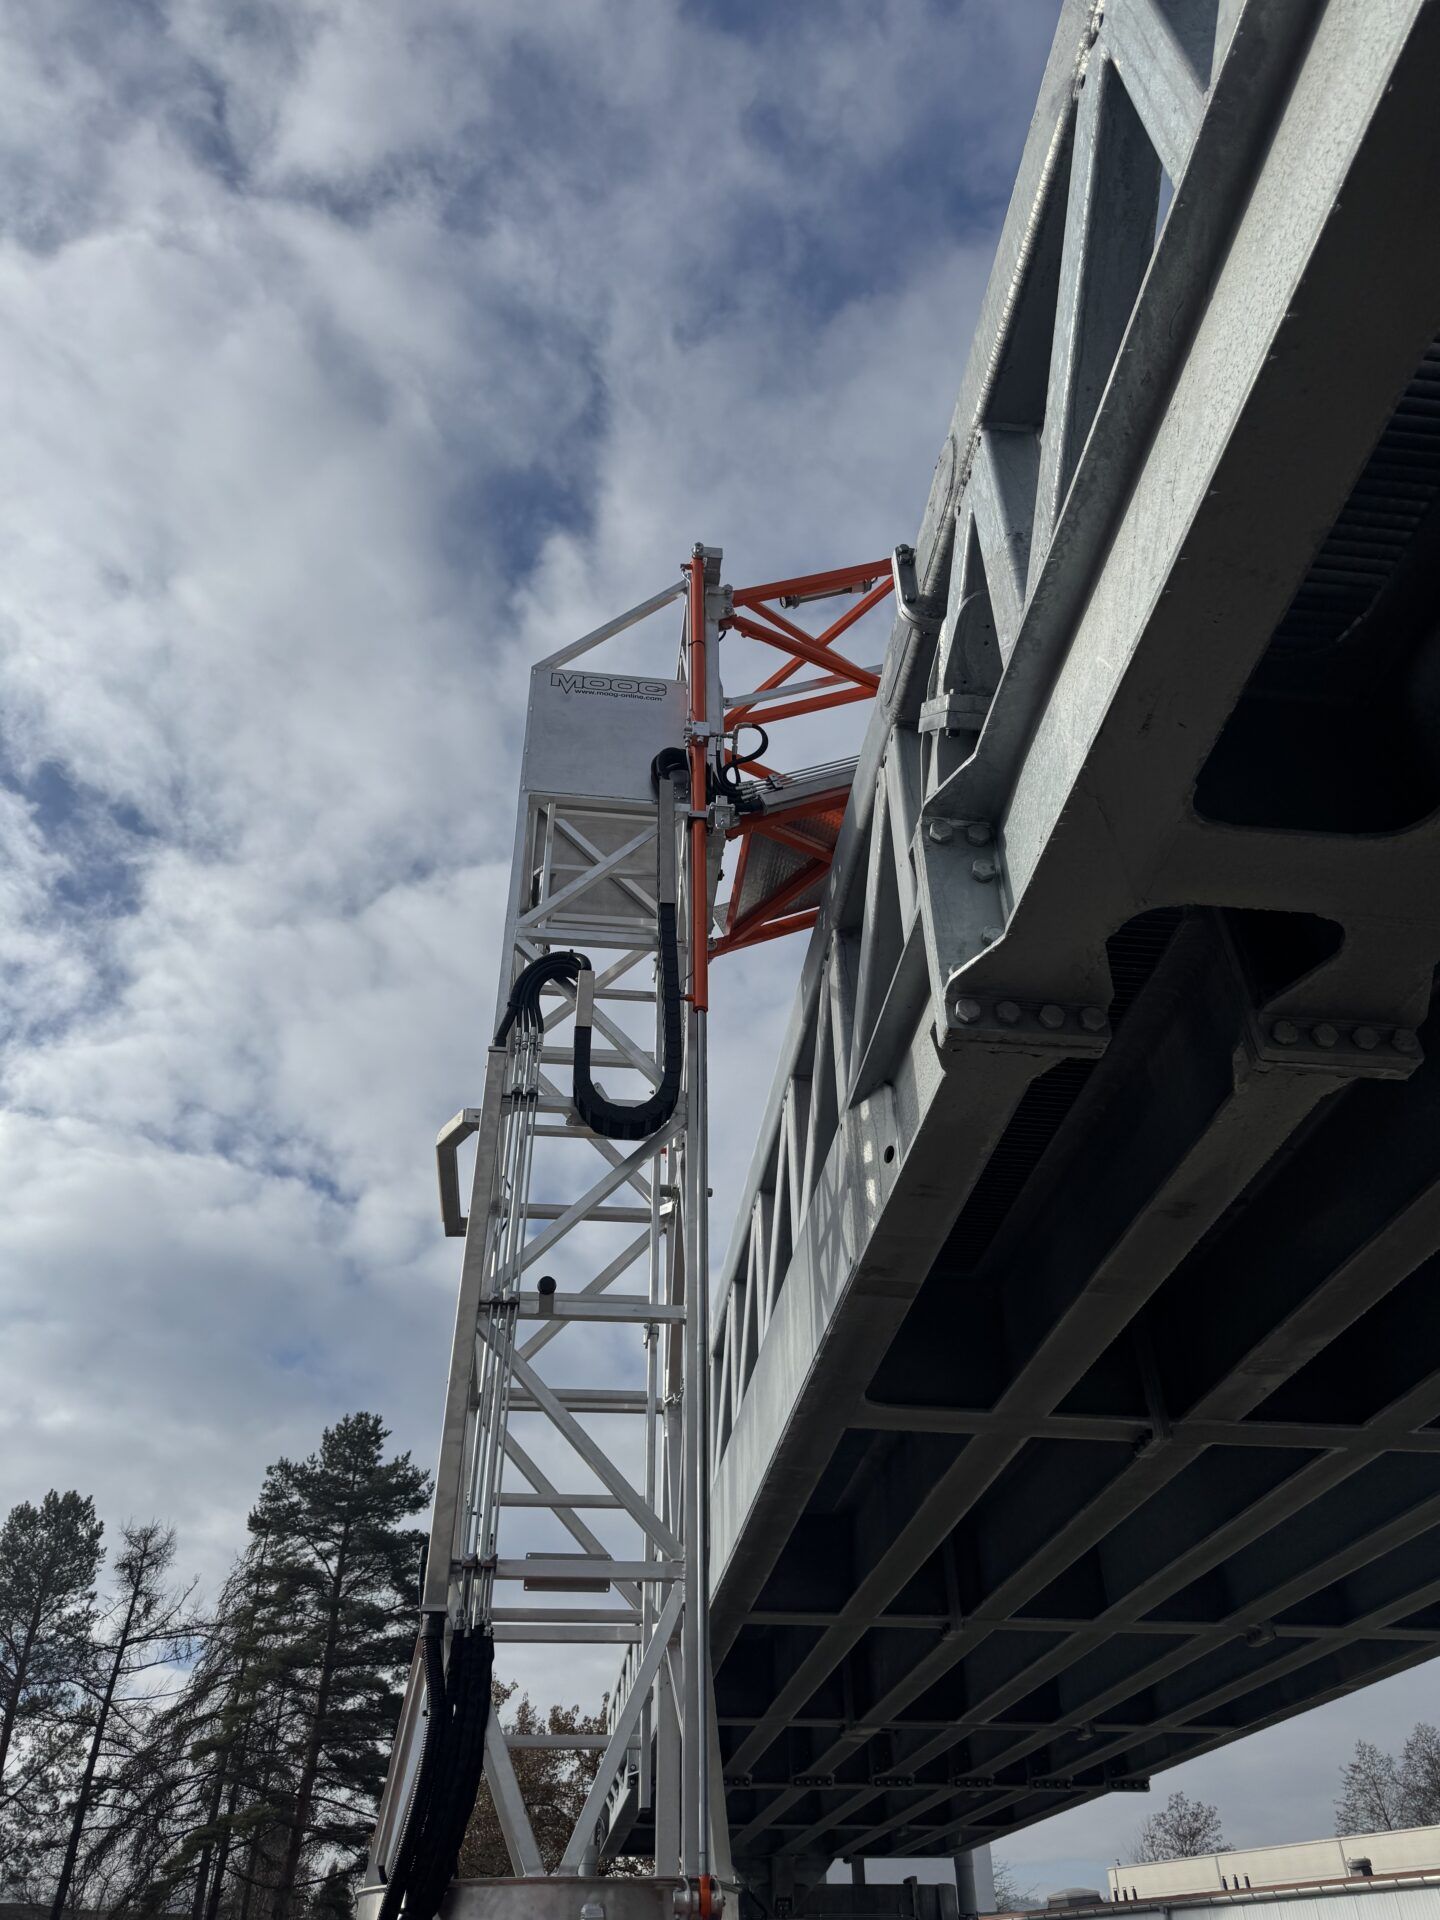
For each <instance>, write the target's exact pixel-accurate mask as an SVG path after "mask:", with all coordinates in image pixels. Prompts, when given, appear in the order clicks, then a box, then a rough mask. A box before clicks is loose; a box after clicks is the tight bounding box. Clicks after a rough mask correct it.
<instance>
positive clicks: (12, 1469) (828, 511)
mask: <svg viewBox="0 0 1440 1920" xmlns="http://www.w3.org/2000/svg"><path fill="white" fill-rule="evenodd" d="M1055 11H1056V8H1055V0H1015V3H1014V4H1007V5H1006V6H1004V7H998V8H997V7H994V6H991V5H984V4H980V0H970V4H963V5H956V6H947V7H941V6H938V5H935V6H932V5H929V4H926V0H890V4H888V5H886V6H884V7H880V8H876V7H874V6H871V5H862V4H860V0H850V3H849V4H846V5H842V6H839V7H834V8H826V9H818V10H817V9H808V8H795V9H774V10H757V12H756V15H755V18H754V20H753V22H752V23H751V24H750V25H749V26H748V27H747V28H746V30H744V31H741V30H740V29H739V28H736V29H735V30H733V31H731V30H729V29H728V28H727V25H726V20H727V13H726V11H724V10H717V13H716V16H715V17H714V18H710V19H707V18H706V17H705V15H704V14H703V12H702V11H701V10H699V9H696V8H691V7H685V6H680V5H678V4H668V5H667V4H659V5H657V4H653V3H652V0H644V3H643V4H642V3H641V0H585V3H584V4H579V5H572V6H567V7H565V8H564V9H563V10H560V11H559V12H556V11H555V10H548V11H547V10H545V9H537V8H535V7H534V6H532V5H528V4H526V5H522V4H519V0H503V4H497V0H484V4H481V0H416V4H414V5H410V6H407V7H404V8H389V9H387V8H378V9H377V8H375V7H373V6H369V5H366V4H362V0H284V4H279V3H278V0H253V3H251V4H240V3H239V0H144V3H143V4H135V5H133V6H129V7H122V8H105V9H101V10H98V11H97V10H96V9H94V8H92V7H88V6H86V5H84V4H83V0H50V4H47V6H45V7H44V8H40V9H29V10H19V11H16V12H12V14H11V15H10V16H9V19H8V29H7V33H6V44H5V59H4V61H3V63H0V235H3V238H0V383H3V393H4V400H5V406H6V419H7V460H6V463H5V466H4V469H3V472H0V489H3V500H0V775H3V776H4V778H5V779H6V780H8V781H9V782H10V784H9V785H7V786H0V862H3V865H0V1019H3V1021H4V1026H3V1029H0V1074H3V1082H0V1084H3V1090H4V1094H5V1098H6V1101H7V1104H8V1107H9V1112H8V1115H7V1117H6V1118H5V1120H4V1122H3V1136H0V1153H3V1163H4V1165H5V1169H6V1175H7V1178H6V1189H7V1204H6V1208H5V1210H4V1213H3V1215H0V1288H3V1297H4V1301H5V1307H6V1322H7V1324H6V1335H5V1339H4V1342H3V1345H0V1507H3V1506H5V1505H8V1503H9V1502H10V1501H12V1500H14V1499H18V1498H21V1497H32V1496H34V1495H36V1494H38V1493H39V1492H41V1491H43V1489H44V1488H45V1487H46V1486H49V1485H52V1484H54V1485H62V1486H64V1485H71V1484H74V1485H78V1486H81V1487H82V1488H85V1489H87V1490H93V1491H94V1492H95V1493H96V1495H97V1497H98V1499H99V1502H100V1505H101V1507H102V1510H103V1511H104V1513H105V1515H106V1517H107V1521H108V1523H109V1526H110V1529H111V1532H112V1533H113V1532H114V1531H115V1530H116V1528H117V1527H118V1524H119V1522H120V1521H121V1520H122V1519H123V1518H125V1517H126V1516H128V1515H131V1514H137V1515H148V1514H149V1513H151V1512H156V1513H159V1514H161V1515H162V1516H164V1517H166V1518H173V1519H174V1520H175V1521H177V1522H178V1524H179V1526H180V1534H181V1560H182V1563H184V1564H186V1565H188V1566H193V1567H195V1568H198V1569H199V1570H200V1571H202V1572H203V1574H204V1575H205V1577H206V1578H207V1580H210V1581H213V1580H214V1579H215V1578H216V1577H217V1575H218V1574H219V1572H220V1571H221V1570H222V1569H223V1566H224V1564H225V1562H226V1560H227V1558H228V1556H229V1554H230V1553H231V1552H232V1551H233V1550H234V1548H235V1547H236V1546H237V1544H238V1543H239V1541H240V1539H241V1537H242V1534H243V1524H244V1515H245V1511H246V1508H247V1506H248V1503H249V1501H250V1499H251V1498H252V1496H253V1493H254V1490H255V1488H256V1486H257V1484H258V1480H259V1476H260V1473H261V1471H262V1470H263V1467H264V1465H265V1464H266V1462H267V1461H268V1460H270V1459H272V1458H274V1457H275V1456H276V1455H277V1454H278V1453H279V1452H281V1451H282V1450H288V1451H291V1452H294V1451H296V1450H304V1449H308V1448H309V1447H310V1446H311V1445H312V1444H313V1443H314V1441H315V1439H316V1437H317V1435H318V1431H319V1428H320V1425H321V1424H322V1422H323V1421H324V1420H326V1419H328V1418H333V1417H334V1416H336V1415H337V1414H339V1413H342V1412H344V1411H347V1410H350V1409H352V1408H354V1407H356V1406H359V1405H368V1406H373V1407H376V1408H378V1409H379V1410H381V1411H382V1412H383V1413H384V1414H385V1415H386V1417H387V1419H389V1420H390V1421H391V1422H392V1424H393V1425H394V1427H395V1430H396V1437H397V1441H398V1442H399V1443H400V1444H403V1445H408V1446H412V1447H413V1448H414V1449H415V1450H416V1452H417V1454H418V1455H419V1457H421V1458H422V1459H428V1458H429V1456H430V1454H431V1451H432V1448H433V1442H434V1434H435V1428H436V1421H437V1410H436V1395H437V1391H438V1386H439V1381H440V1377H441V1374H442V1371H443V1367H444V1363H445V1355H446V1346H447V1342H448V1338H449V1319H450V1314H451V1303H452V1300H453V1287H454V1280H455V1260H454V1257H453V1256H454V1249H453V1248H451V1247H448V1246H447V1245H446V1243H445V1242H444V1241H443V1240H442V1239H441V1238H440V1236H439V1232H438V1227H437V1223H436V1221H435V1219H434V1196H433V1181H434V1176H433V1170H432V1164H431V1160H430V1147H429V1142H430V1140H431V1139H433V1135H434V1130H435V1127H436V1125H437V1123H438V1122H439V1121H441V1120H443V1119H444V1117H445V1116H446V1115H448V1114H449V1113H451V1112H453V1111H454V1110H455V1108H456V1107H458V1106H459V1105H461V1104H462V1103H464V1102H465V1101H467V1100H469V1099H473V1097H474V1095H475V1090H476V1086H477V1083H478V1079H479V1071H480V1062H481V1054H482V1049H483V1045H484V1042H485V1040H486V1038H487V1029H488V1025H489V1021H490V1016H491V1008H492V1004H493V996H494V970H495V961H496V939H497V932H498V921H499V915H500V911H501V902H502V899H503V894H504V887H505V884H506V877H507V871H508V860H509V846H510V835H511V827H512V820H513V805H514V783H515V774H516V759H517V746H518V730H519V715H520V712H521V707H522V703H523V693H524V686H525V679H526V674H527V671H528V666H529V663H530V662H531V661H532V660H533V659H534V658H536V657H538V656H539V655H540V654H542V653H544V652H545V651H548V650H549V649H551V648H552V647H553V646H555V645H556V644H557V643H558V642H559V641H561V640H563V639H566V638H569V637H571V636H572V635H574V634H576V633H579V632H581V631H583V630H585V629H586V628H588V627H590V626H592V625H593V624H595V623H596V622H597V621H598V620H600V619H603V618H605V617H606V616H607V615H609V614H610V613H612V612H614V611H616V610H618V609H619V608H621V607H623V606H625V605H627V604H630V603H632V602H633V601H635V600H638V599H639V598H641V597H643V596H644V595H646V594H648V593H650V592H652V591H653V590H654V589H655V588H657V587H658V586H660V585H661V584H662V583H663V582H664V581H665V580H667V579H669V578H672V577H674V573H675V570H676V568H677V566H678V563H679V561H680V560H681V559H682V558H683V557H684V555H685V554H686V553H687V552H688V550H689V547H690V545H691V542H692V541H693V540H695V539H697V538H703V539H706V540H709V541H721V542H723V543H724V544H725V547H726V550H727V571H729V572H731V574H732V575H733V577H736V578H739V577H741V576H743V575H748V576H750V577H752V578H757V577H766V576H767V575H771V574H773V573H774V572H775V571H777V570H781V569H783V570H790V569H792V568H799V567H805V566H809V565H817V566H818V565H823V564H826V563H828V562H833V561H837V560H843V559H848V558H852V557H867V556H868V555H869V554H870V553H871V552H874V553H876V554H879V553H882V552H884V551H886V550H887V549H888V548H889V546H890V545H891V544H892V543H893V542H894V541H895V540H897V539H900V538H904V537H907V536H908V535H910V534H911V533H913V530H914V527H915V525H916V522H917V520H918V516H919V512H920V508H921V505H922V503H923V499H924V495H925V491H926V488H927V486H928V482H929V476H930V470H931V464H932V462H933V459H934V457H935V454H936V452H937V451H938V448H939V444H940V440H941V437H942V435H943V431H944V427H945V424H946V421H947V420H948V415H949V410H950V405H951V401H952V398H953V393H954V388H955V385H956V383H957V380H958V377H959V373H960V369H961V364H962V360H963V356H964V352H965V349H966V346H967V344H968V339H969V332H970V326H971V323H972V320H973V315H974V311H975V306H976V302H977V299H978V294H979V290H980V287H981V285H982V283H983V279H984V275H985V273H986V271H987V269H988V264H989V253H990V249H991V246H992V244H993V234H994V230H995V227H996V225H997V221H998V211H999V208H1000V206H1001V205H1002V204H1003V201H1004V198H1005V197H1006V195H1007V193H1008V188H1009V181H1010V176H1011V171H1012V168H1013V162H1014V158H1015V155H1016V153H1017V152H1018V149H1019V146H1020V143H1021V140H1022V138H1023V132H1024V127H1025V124H1026V122H1027V120H1028V116H1029V111H1030V104H1031V99H1032V97H1033V90H1034V84H1035V79H1036V75H1037V73H1038V65H1039V61H1040V59H1041V57H1043V51H1044V48H1045V46H1046V44H1047V43H1048V39H1049V33H1050V29H1051V26H1052V23H1053V19H1054V15H1055ZM962 188H963V192H962ZM661 625H662V626H663V622H662V623H661ZM673 629H674V623H673V622H671V624H670V627H669V629H667V630H666V634H665V636H663V637H661V638H660V639H659V640H658V641H657V642H656V643H655V644H657V645H658V646H659V647H660V649H661V652H662V655H663V652H664V650H665V649H666V648H667V647H668V646H669V645H670V644H671V636H673ZM877 644H878V643H877ZM727 645H728V646H729V659H730V662H731V665H730V667H729V669H728V671H729V672H730V673H731V675H732V676H733V679H734V680H743V679H745V678H746V676H747V674H748V673H749V671H750V667H749V665H748V663H747V660H746V649H745V647H744V646H743V644H741V643H727ZM825 737H827V738H833V736H825ZM821 740H822V736H821V735H820V734H819V733H818V731H817V732H815V733H812V734H810V735H808V736H807V735H806V734H804V733H801V732H799V731H798V730H797V733H796V737H795V739H794V741H793V742H791V743H790V747H789V751H790V752H791V754H792V755H793V756H794V757H795V758H797V759H802V760H803V759H804V758H805V757H806V756H807V754H808V753H809V752H810V751H811V743H812V742H814V743H815V751H816V752H821V751H824V750H825V748H824V746H823V745H821V744H820V743H821ZM797 962H798V954H797V953H796V952H794V951H788V952H787V951H785V950H783V949H781V950H762V951H761V952H759V953H757V954H754V955H750V956H746V957H744V958H743V959H740V960H737V961H735V962H733V963H731V966H730V969H729V971H728V973H727V972H723V971H722V972H720V973H719V975H718V977H717V983H716V985H717V991H716V1014H715V1021H714V1031H715V1034H716V1072H715V1085H716V1125H715V1145H714V1159H715V1169H716V1181H717V1187H718V1188H719V1194H718V1200H717V1219H716V1227H715V1234H714V1239H715V1243H716V1246H715V1252H716V1260H717V1264H718V1260H719V1257H720V1253H721V1250H722V1248H723V1242H724V1238H725V1227H726V1225H727V1223H728V1210H729V1205H730V1203H731V1201H732V1200H733V1196H734V1192H735V1189H736V1187H737V1185H738V1183H739V1181H740V1179H741V1178H742V1177H743V1173H744V1169H745V1165H746V1162H747V1161H748V1157H749V1152H750V1147H751V1141H752V1135H753V1128H754V1125H755V1121H756V1116H757V1113H758V1109H759V1107H760V1105H761V1103H762V1102H763V1098H764V1093H765V1090H766V1088H767V1086H768V1080H769V1073H770V1067H771V1063H772V1061H773V1057H774V1053H775V1051H776V1049H777V1047H778V1046H779V1044H780V1038H781V1035H782V1034H783V1030H784V1023H785V1020H786V1018H787V1015H788V1010H789V1002H790V997H791V984H790V983H791V980H792V979H793V971H794V968H795V966H796V964H797ZM517 1664H518V1663H517ZM518 1670H519V1671H520V1672H521V1674H522V1677H524V1678H525V1679H526V1681H527V1683H529V1684H532V1685H542V1684H543V1685H548V1684H549V1677H548V1675H547V1674H546V1672H545V1671H544V1668H543V1667H542V1665H541V1664H539V1663H535V1662H532V1663H530V1664H529V1665H528V1667H527V1666H525V1665H523V1664H518ZM608 1671H609V1655H608V1653H607V1652H606V1651H605V1650H603V1649H602V1650H600V1653H599V1654H598V1655H597V1659H596V1661H594V1662H591V1663H589V1664H588V1665H587V1666H586V1667H585V1668H584V1669H583V1670H582V1669H577V1670H576V1678H575V1681H574V1690H575V1691H577V1692H578V1691H579V1690H580V1689H581V1687H582V1686H584V1687H589V1688H592V1689H593V1688H595V1687H598V1686H599V1685H600V1684H603V1681H604V1678H605V1676H606V1674H607V1673H608ZM1375 1698H1376V1699H1378V1698H1379V1696H1378V1695H1377V1696H1375ZM1400 1710H1402V1709H1396V1711H1400ZM1403 1710H1404V1711H1408V1708H1405V1709H1403ZM1357 1711H1358V1710H1357ZM1412 1717H1413V1716H1412ZM1276 1737H1277V1738H1278V1736H1276ZM1391 1737H1392V1738H1393V1734H1392V1736H1391ZM1257 1751H1259V1748H1258V1744H1257V1747H1256V1748H1254V1749H1243V1750H1242V1752H1245V1753H1252V1752H1257ZM1287 1751H1292V1750H1290V1749H1287ZM1249 1764H1250V1763H1249V1762H1248V1761H1241V1760H1239V1759H1236V1760H1233V1761H1232V1760H1231V1759H1230V1758H1229V1757H1228V1756H1222V1757H1220V1758H1218V1759H1217V1760H1215V1761H1214V1762H1206V1763H1202V1765H1205V1766H1213V1767H1214V1768H1217V1769H1219V1770H1220V1776H1219V1777H1221V1778H1222V1779H1229V1780H1233V1781H1237V1782H1238V1781H1240V1780H1242V1779H1244V1778H1245V1777H1246V1775H1245V1772H1244V1769H1245V1768H1246V1767H1247V1766H1248V1765H1249ZM1226 1768H1232V1769H1234V1770H1233V1771H1231V1772H1229V1773H1226V1772H1225V1771H1224V1770H1225V1769H1226ZM1317 1791H1318V1789H1317ZM1214 1797H1217V1798H1220V1797H1222V1796H1221V1794H1220V1792H1219V1790H1218V1788H1217V1791H1216V1793H1215V1795H1214ZM1135 1804H1136V1803H1126V1806H1125V1808H1124V1815H1125V1818H1126V1819H1127V1820H1128V1819H1129V1817H1130V1813H1131V1810H1132V1808H1133V1806H1134V1805H1135ZM1073 1818H1074V1819H1076V1820H1082V1819H1089V1818H1092V1816H1090V1815H1084V1816H1080V1815H1077V1816H1073ZM1295 1818H1296V1820H1297V1821H1298V1820H1300V1810H1299V1808H1298V1806H1297V1808H1296V1811H1295ZM1093 1819H1094V1821H1095V1822H1096V1823H1097V1824H1096V1825H1095V1827H1094V1828H1093V1831H1094V1832H1095V1833H1097V1834H1098V1833H1099V1832H1100V1831H1101V1830H1104V1831H1106V1832H1108V1831H1109V1830H1110V1829H1109V1827H1108V1826H1106V1825H1105V1822H1106V1821H1107V1820H1108V1819H1109V1815H1108V1814H1106V1815H1102V1814H1100V1813H1099V1812H1097V1813H1096V1814H1095V1815H1094V1816H1093ZM1062 1824H1063V1823H1061V1822H1057V1823H1055V1826H1054V1828H1053V1829H1048V1828H1047V1829H1044V1830H1041V1831H1042V1832H1044V1833H1047V1834H1049V1833H1052V1832H1053V1834H1055V1835H1060V1828H1061V1826H1062ZM1303 1824H1308V1825H1311V1826H1313V1825H1314V1821H1313V1819H1311V1820H1309V1821H1307V1822H1303ZM1062 1843H1063V1844H1064V1845H1070V1844H1071V1843H1070V1841H1069V1840H1068V1839H1067V1838H1065V1836H1060V1838H1059V1839H1056V1840H1055V1841H1054V1843H1053V1845H1054V1846H1059V1845H1061V1844H1062ZM1045 1844H1046V1845H1050V1844H1051V1843H1050V1842H1046V1843H1045ZM1040 1846H1041V1842H1040V1840H1039V1838H1038V1837H1037V1838H1036V1839H1035V1840H1034V1841H1033V1842H1032V1841H1031V1840H1030V1839H1029V1838H1027V1839H1026V1840H1025V1841H1023V1842H1019V1843H1016V1846H1015V1847H1014V1849H1013V1850H1012V1851H1013V1852H1014V1854H1015V1857H1016V1860H1017V1863H1023V1862H1024V1861H1026V1860H1027V1859H1034V1860H1035V1861H1037V1863H1038V1862H1039V1861H1040V1860H1041V1857H1042V1855H1041V1853H1040V1852H1037V1851H1032V1847H1033V1848H1039V1847H1040ZM1079 1851H1080V1849H1079V1847H1078V1843H1077V1845H1076V1852H1079ZM1052 1852H1053V1846H1052Z"/></svg>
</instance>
